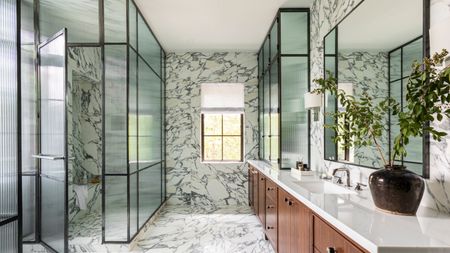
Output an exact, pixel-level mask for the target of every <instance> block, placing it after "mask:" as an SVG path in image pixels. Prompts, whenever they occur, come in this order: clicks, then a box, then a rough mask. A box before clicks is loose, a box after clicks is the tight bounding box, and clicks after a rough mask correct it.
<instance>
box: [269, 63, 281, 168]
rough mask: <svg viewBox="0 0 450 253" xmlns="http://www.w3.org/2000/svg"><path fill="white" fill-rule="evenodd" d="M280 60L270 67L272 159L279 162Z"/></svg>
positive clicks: (273, 161)
mask: <svg viewBox="0 0 450 253" xmlns="http://www.w3.org/2000/svg"><path fill="white" fill-rule="evenodd" d="M278 89H279V83H278V60H277V61H275V62H274V63H273V64H272V65H271V67H270V161H271V162H272V163H278V158H279V152H280V148H279V143H280V131H279V116H280V113H279V104H278V101H279V98H278V95H279V93H278Z"/></svg>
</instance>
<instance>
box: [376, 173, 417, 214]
mask: <svg viewBox="0 0 450 253" xmlns="http://www.w3.org/2000/svg"><path fill="white" fill-rule="evenodd" d="M369 187H370V192H371V193H372V197H373V201H374V202H375V206H376V207H377V208H379V209H381V210H382V211H385V212H388V213H393V214H398V215H416V212H417V209H418V208H419V204H420V201H421V200H422V196H423V192H424V189H425V182H424V181H423V179H422V177H420V176H418V175H417V174H415V173H414V172H412V171H409V170H407V169H405V167H404V166H402V165H394V166H392V167H391V166H385V168H384V169H380V170H377V171H375V172H373V173H372V174H371V175H370V177H369Z"/></svg>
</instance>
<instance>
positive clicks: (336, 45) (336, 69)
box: [333, 26, 339, 161]
mask: <svg viewBox="0 0 450 253" xmlns="http://www.w3.org/2000/svg"><path fill="white" fill-rule="evenodd" d="M334 38H335V40H334V77H335V78H336V80H339V79H338V78H339V61H338V51H339V27H338V26H336V34H335V37H334ZM337 109H338V99H337V96H335V98H334V110H335V112H336V111H337ZM334 123H335V124H337V123H338V120H337V118H335V121H334ZM334 134H335V135H337V134H338V133H337V132H336V131H335V133H334ZM334 147H335V148H334V151H335V152H334V153H335V154H334V159H333V160H335V161H338V160H339V149H338V148H339V146H338V143H337V142H335V143H334Z"/></svg>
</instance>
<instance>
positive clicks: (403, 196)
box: [313, 49, 450, 215]
mask: <svg viewBox="0 0 450 253" xmlns="http://www.w3.org/2000/svg"><path fill="white" fill-rule="evenodd" d="M447 54H448V52H447V51H446V50H445V49H444V50H442V52H441V53H436V54H435V55H434V56H433V57H432V58H424V60H423V62H422V63H418V62H416V63H414V64H413V65H412V72H411V75H410V77H409V79H408V83H407V94H406V102H405V105H406V106H404V108H403V110H402V108H400V105H399V103H398V102H397V101H396V100H394V99H392V98H386V99H383V100H382V101H381V102H377V103H376V102H375V101H374V99H373V97H371V96H370V95H368V94H367V93H364V94H363V95H362V96H361V97H360V98H355V97H354V96H352V95H347V94H345V92H344V91H343V90H341V89H339V88H338V85H337V80H336V79H335V78H333V77H332V75H331V74H329V75H328V76H329V77H328V78H326V79H323V78H321V79H316V80H314V82H315V83H316V84H317V86H318V87H317V88H316V89H315V90H314V91H313V93H316V94H324V93H325V92H329V93H330V94H331V95H334V96H335V97H336V99H337V101H338V102H339V103H340V105H341V107H342V108H343V110H338V111H337V112H335V113H331V116H332V117H334V118H335V122H336V123H335V124H331V125H325V127H327V128H331V129H333V130H334V131H335V133H336V134H335V137H334V141H335V142H340V143H341V144H342V145H343V146H344V147H352V146H356V147H362V146H372V145H374V146H375V147H376V149H377V151H378V153H379V156H380V159H381V160H382V162H383V164H384V168H383V169H380V170H377V171H375V172H373V173H372V174H371V175H370V177H369V187H370V191H371V193H372V196H373V200H374V203H375V205H376V207H377V208H379V209H381V210H383V211H387V212H390V213H394V214H401V215H415V214H416V211H417V209H418V207H419V204H420V201H421V199H422V196H423V192H424V188H425V183H424V180H423V179H422V178H421V177H420V176H418V175H416V174H415V173H413V172H411V171H409V170H407V169H406V168H405V167H404V166H402V165H399V164H395V161H396V158H398V157H406V156H407V151H406V146H407V145H408V143H409V140H410V138H411V137H416V136H422V135H424V134H428V133H429V134H430V135H431V136H432V137H433V138H434V139H435V140H437V141H441V139H442V137H444V136H446V135H447V133H445V132H441V131H438V130H437V129H435V128H434V127H433V126H431V125H430V124H429V122H432V121H435V120H437V121H441V120H442V119H443V118H444V117H450V108H449V107H448V105H449V104H450V67H446V68H443V67H440V66H441V64H442V63H443V62H444V60H445V58H446V56H447ZM388 113H392V115H394V116H397V117H398V118H399V123H398V124H399V127H400V133H399V134H398V135H397V136H396V137H395V139H394V143H393V146H392V150H391V152H390V154H391V155H390V156H389V157H386V151H385V150H383V147H382V146H381V145H380V141H381V137H382V135H383V131H384V126H385V124H386V117H387V114H388Z"/></svg>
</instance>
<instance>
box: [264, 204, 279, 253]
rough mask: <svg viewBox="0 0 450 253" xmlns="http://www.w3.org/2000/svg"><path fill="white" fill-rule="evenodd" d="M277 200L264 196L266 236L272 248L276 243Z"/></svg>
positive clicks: (275, 246)
mask: <svg viewBox="0 0 450 253" xmlns="http://www.w3.org/2000/svg"><path fill="white" fill-rule="evenodd" d="M277 209H278V208H277V202H275V201H273V200H272V199H270V198H266V227H265V230H266V236H267V238H268V239H269V241H270V242H271V243H272V246H273V248H274V249H276V248H277V243H278V210H277Z"/></svg>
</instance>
